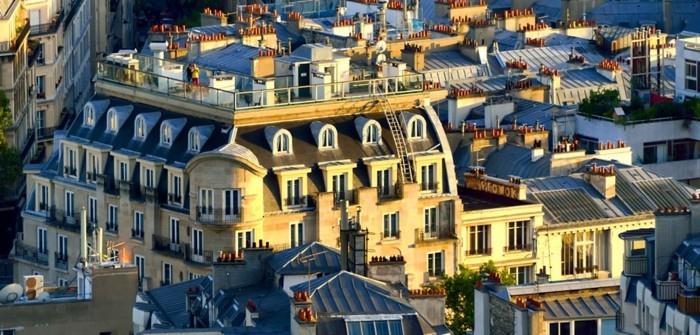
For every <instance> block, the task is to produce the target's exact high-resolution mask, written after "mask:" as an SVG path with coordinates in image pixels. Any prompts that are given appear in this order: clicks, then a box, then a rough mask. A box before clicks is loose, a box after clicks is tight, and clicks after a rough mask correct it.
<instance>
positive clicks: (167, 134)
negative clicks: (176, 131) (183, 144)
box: [160, 123, 173, 145]
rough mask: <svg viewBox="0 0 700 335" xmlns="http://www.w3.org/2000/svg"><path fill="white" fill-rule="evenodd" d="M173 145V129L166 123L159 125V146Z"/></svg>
mask: <svg viewBox="0 0 700 335" xmlns="http://www.w3.org/2000/svg"><path fill="white" fill-rule="evenodd" d="M172 143H173V127H171V126H170V125H169V124H167V123H163V124H161V125H160V144H163V145H170V144H172Z"/></svg>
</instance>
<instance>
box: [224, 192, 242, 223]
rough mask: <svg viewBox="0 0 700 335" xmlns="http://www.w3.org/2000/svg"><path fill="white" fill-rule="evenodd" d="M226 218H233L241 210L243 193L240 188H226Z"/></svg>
mask: <svg viewBox="0 0 700 335" xmlns="http://www.w3.org/2000/svg"><path fill="white" fill-rule="evenodd" d="M223 195H224V220H233V219H235V218H237V217H238V215H239V214H240V210H241V195H240V191H239V190H224V194H223Z"/></svg>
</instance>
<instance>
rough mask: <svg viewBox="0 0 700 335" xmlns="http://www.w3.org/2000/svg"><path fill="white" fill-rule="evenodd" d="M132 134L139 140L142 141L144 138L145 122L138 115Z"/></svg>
mask: <svg viewBox="0 0 700 335" xmlns="http://www.w3.org/2000/svg"><path fill="white" fill-rule="evenodd" d="M134 134H136V137H137V138H140V139H144V138H145V137H146V121H144V119H143V117H142V116H140V115H139V116H137V117H136V124H135V125H134Z"/></svg>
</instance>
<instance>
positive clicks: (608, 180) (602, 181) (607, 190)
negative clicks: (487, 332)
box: [585, 163, 616, 199]
mask: <svg viewBox="0 0 700 335" xmlns="http://www.w3.org/2000/svg"><path fill="white" fill-rule="evenodd" d="M585 178H586V181H587V182H588V183H590V184H591V186H593V187H594V188H595V189H596V190H597V191H598V192H599V193H600V194H601V195H602V196H603V197H604V198H605V199H612V198H614V197H615V195H616V191H615V166H614V165H609V166H598V165H596V164H595V163H594V164H591V165H590V166H589V167H588V171H587V172H586V174H585Z"/></svg>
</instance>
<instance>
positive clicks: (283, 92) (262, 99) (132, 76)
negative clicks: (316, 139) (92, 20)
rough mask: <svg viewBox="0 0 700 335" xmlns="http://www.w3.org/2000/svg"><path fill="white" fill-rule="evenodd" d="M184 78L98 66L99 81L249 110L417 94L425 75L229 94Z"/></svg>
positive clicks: (229, 107) (227, 107)
mask: <svg viewBox="0 0 700 335" xmlns="http://www.w3.org/2000/svg"><path fill="white" fill-rule="evenodd" d="M155 61H156V62H158V61H161V60H155ZM183 71H184V69H183ZM183 77H184V72H183V73H177V72H176V73H174V74H172V77H168V76H165V75H160V74H156V73H153V72H148V71H142V70H136V69H129V68H126V67H124V66H121V65H117V64H113V63H110V62H107V61H104V60H102V61H99V62H98V64H97V78H98V79H99V80H103V81H107V82H113V83H117V84H120V85H126V86H129V87H134V88H139V89H142V90H145V91H148V92H154V93H159V94H163V95H166V96H169V97H175V98H178V99H181V100H184V101H189V102H193V103H197V104H202V105H209V106H213V107H217V108H221V109H226V110H247V109H258V108H264V107H271V106H288V105H296V104H309V103H318V102H323V101H336V100H351V99H362V98H368V97H375V96H377V95H378V94H379V93H381V94H383V95H386V96H389V95H398V94H405V93H415V92H422V91H423V83H424V77H423V75H422V74H410V75H405V76H400V77H388V78H376V79H364V80H356V81H346V82H336V83H328V84H315V85H305V86H293V87H284V88H275V89H263V90H250V91H227V90H221V89H216V88H212V87H208V86H202V85H201V84H200V85H194V84H191V83H189V82H187V81H184V80H183Z"/></svg>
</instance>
